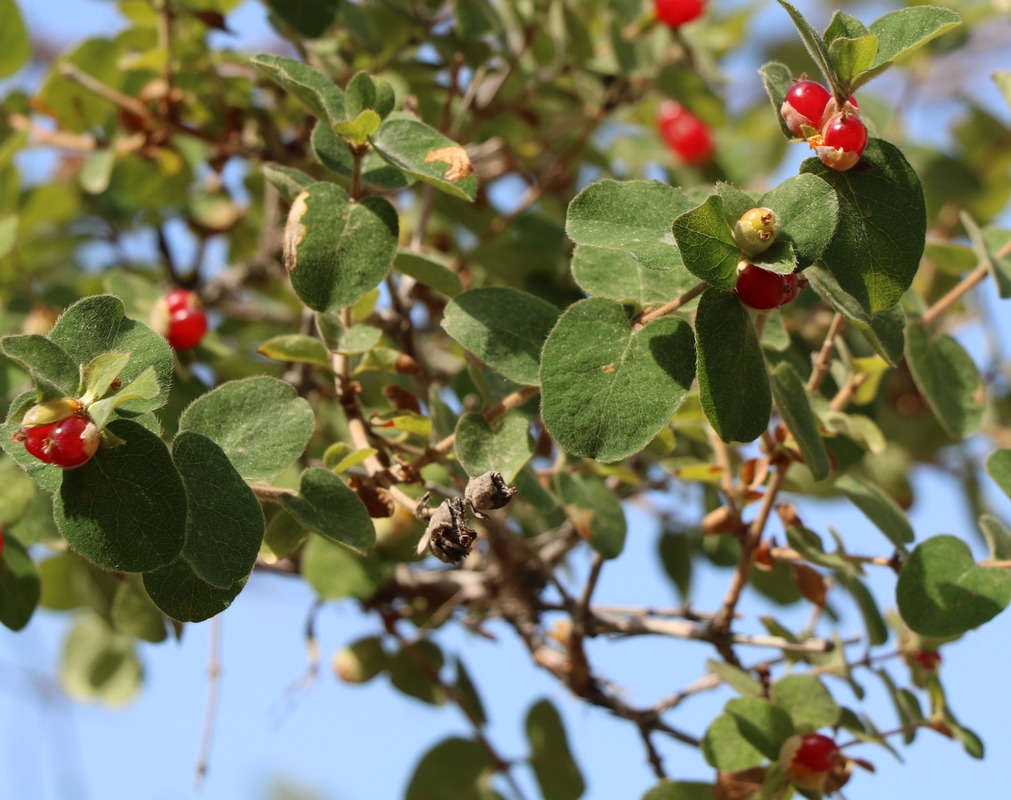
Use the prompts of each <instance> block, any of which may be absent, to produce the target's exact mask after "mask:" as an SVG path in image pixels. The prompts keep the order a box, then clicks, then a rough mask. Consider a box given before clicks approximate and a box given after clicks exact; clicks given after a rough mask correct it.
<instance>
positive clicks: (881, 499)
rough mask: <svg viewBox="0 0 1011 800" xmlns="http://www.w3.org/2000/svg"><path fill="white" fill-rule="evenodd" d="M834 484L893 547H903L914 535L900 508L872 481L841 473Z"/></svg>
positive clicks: (900, 548) (902, 548)
mask: <svg viewBox="0 0 1011 800" xmlns="http://www.w3.org/2000/svg"><path fill="white" fill-rule="evenodd" d="M835 488H836V489H838V490H839V491H840V492H842V493H843V494H844V495H846V497H847V498H848V499H849V501H850V502H851V503H853V505H855V506H856V507H857V508H859V509H860V511H862V512H863V514H864V516H865V517H867V519H869V520H870V521H871V522H873V523H874V524H875V525H877V527H878V530H880V531H881V532H882V533H883V534H884V535H885V536H887V537H888V539H889V541H891V542H892V544H894V545H895V547H896V548H897V549H899V550H904V549H905V545H907V544H909V543H910V542H912V541H913V540H914V539H915V538H916V536H915V534H914V533H913V526H912V525H910V524H909V519H908V517H906V515H905V514H904V513H903V511H902V509H901V508H899V506H898V505H897V504H896V503H895V501H894V500H892V498H890V497H889V496H888V495H886V494H885V493H884V492H883V491H881V489H879V488H878V487H877V486H875V485H874V484H873V483H870V482H869V481H867V480H864V479H863V478H858V477H856V476H854V475H843V476H841V477H840V478H838V479H837V480H836V482H835Z"/></svg>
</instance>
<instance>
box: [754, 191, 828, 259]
mask: <svg viewBox="0 0 1011 800" xmlns="http://www.w3.org/2000/svg"><path fill="white" fill-rule="evenodd" d="M758 205H759V206H763V207H766V208H771V209H772V210H773V211H775V212H776V216H778V217H779V222H780V225H781V226H782V227H781V228H780V231H779V238H780V240H784V239H785V240H787V241H790V242H792V243H793V246H794V248H795V249H796V252H797V261H798V266H799V268H800V269H805V268H806V267H808V266H810V265H811V264H813V263H814V262H815V261H817V260H818V259H820V258H821V257H822V254H823V253H824V252H825V248H826V247H828V245H829V242H831V241H832V237H833V236H834V235H835V231H836V226H837V225H838V224H839V200H838V198H837V197H836V193H835V191H834V190H833V189H832V187H831V186H829V185H828V184H827V183H826V182H825V181H824V180H822V179H821V178H819V177H817V176H815V175H809V174H803V175H794V176H793V177H792V178H788V179H787V180H785V181H783V182H782V183H781V184H779V186H777V187H776V188H775V189H772V190H771V191H769V192H766V194H765V195H763V196H762V199H761V200H760V201H759V202H758ZM745 210H747V209H745ZM763 266H764V265H763ZM766 269H768V267H766Z"/></svg>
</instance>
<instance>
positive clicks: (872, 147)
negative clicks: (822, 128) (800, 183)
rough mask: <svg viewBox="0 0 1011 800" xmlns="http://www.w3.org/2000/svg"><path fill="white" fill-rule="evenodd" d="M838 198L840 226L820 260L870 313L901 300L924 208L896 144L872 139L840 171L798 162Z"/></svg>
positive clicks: (919, 244) (919, 245)
mask: <svg viewBox="0 0 1011 800" xmlns="http://www.w3.org/2000/svg"><path fill="white" fill-rule="evenodd" d="M801 172H802V173H810V174H813V175H816V176H818V177H820V178H821V179H822V180H824V181H825V182H826V183H828V184H829V185H830V186H831V187H832V188H833V189H834V190H835V191H836V193H837V195H838V198H839V225H838V227H837V228H836V233H835V237H834V238H833V239H832V242H831V243H830V244H829V246H828V247H827V248H826V250H825V252H824V254H823V257H822V261H823V262H824V264H825V266H826V267H828V269H829V270H830V271H831V272H832V274H833V275H834V276H835V278H836V280H837V281H838V282H839V285H840V286H841V287H842V288H843V289H844V290H845V291H846V292H848V293H849V294H851V295H852V296H853V297H854V298H855V299H856V300H857V302H859V303H860V305H861V306H862V307H863V308H864V309H865V310H866V311H868V312H869V313H872V314H873V313H875V312H878V311H884V310H885V309H888V308H891V307H892V306H894V305H895V304H896V303H898V302H899V298H901V297H902V295H903V293H904V292H905V291H906V289H908V288H909V286H910V285H911V284H912V282H913V276H914V275H916V270H917V268H918V267H919V264H920V256H922V255H923V246H924V240H925V236H926V233H927V211H926V205H925V201H924V199H923V189H922V188H921V186H920V180H919V178H917V176H916V173H915V172H914V171H913V168H912V167H910V166H909V162H907V161H906V159H905V157H904V156H903V155H902V153H901V152H900V151H899V149H898V148H896V147H895V146H894V145H892V144H889V143H888V142H885V141H882V140H881V139H871V140H870V141H869V142H868V144H867V149H866V150H865V151H864V154H863V158H862V161H861V162H860V163H859V164H857V166H855V167H853V168H852V169H850V170H847V171H845V172H839V171H837V170H834V169H832V168H831V167H828V166H826V165H825V164H823V163H822V162H821V161H820V160H818V159H817V158H809V159H808V160H807V161H805V162H804V163H803V164H802V165H801Z"/></svg>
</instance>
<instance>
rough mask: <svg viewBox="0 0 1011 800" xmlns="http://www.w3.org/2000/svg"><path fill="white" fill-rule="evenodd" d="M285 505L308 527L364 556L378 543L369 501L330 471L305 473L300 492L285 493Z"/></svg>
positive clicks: (308, 470) (315, 468)
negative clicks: (366, 506) (366, 502)
mask: <svg viewBox="0 0 1011 800" xmlns="http://www.w3.org/2000/svg"><path fill="white" fill-rule="evenodd" d="M280 501H281V505H282V506H284V509H285V510H286V511H287V512H288V513H289V514H291V515H292V516H293V517H294V518H295V519H296V520H298V521H299V522H300V523H301V524H302V525H304V526H305V527H307V528H312V529H313V530H314V531H317V532H318V533H320V534H322V535H323V536H325V537H326V538H327V539H329V540H330V541H332V542H336V543H337V544H339V545H342V546H343V547H346V548H348V549H349V550H353V551H354V552H356V553H359V554H361V555H364V554H365V553H367V552H368V551H369V550H371V549H372V545H374V544H375V542H376V528H375V525H373V524H372V519H371V518H370V517H369V512H368V511H367V510H366V508H365V504H364V503H362V501H361V500H360V499H359V498H358V495H356V494H355V493H354V492H353V491H351V489H349V488H348V487H347V486H346V485H345V484H344V481H342V480H341V479H340V478H338V477H337V476H336V475H334V474H333V473H332V472H330V470H327V469H321V468H319V467H312V468H310V469H307V470H306V471H305V472H303V473H302V481H301V484H300V485H299V490H298V494H297V495H292V494H285V495H281V498H280Z"/></svg>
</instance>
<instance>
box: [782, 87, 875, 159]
mask: <svg viewBox="0 0 1011 800" xmlns="http://www.w3.org/2000/svg"><path fill="white" fill-rule="evenodd" d="M780 113H781V114H782V115H783V119H784V120H785V121H786V126H787V127H788V128H789V129H790V132H791V133H792V134H793V135H794V136H797V137H799V138H801V139H806V140H807V143H808V144H809V145H810V147H811V149H812V150H814V151H815V153H816V154H817V156H818V158H820V159H821V160H822V162H823V163H824V164H826V165H828V166H830V167H832V169H837V170H839V171H843V170H847V169H849V168H850V167H852V166H853V165H854V164H856V163H857V162H858V161H859V160H860V156H861V155H863V152H864V148H866V147H867V126H866V125H864V123H863V122H861V120H860V107H859V105H858V104H857V101H856V98H855V97H851V98H850V99H849V100H847V101H846V102H845V103H844V104H843V105H842V107H841V108H840V106H839V101H838V100H836V99H835V98H834V97H833V96H832V95H831V93H830V92H829V90H828V89H826V88H825V87H824V86H822V85H821V84H820V83H817V82H815V81H809V80H806V79H803V78H802V79H801V80H799V81H797V82H796V83H795V84H794V85H793V86H792V87H791V88H790V91H789V92H787V93H786V99H785V100H783V105H782V106H781V107H780Z"/></svg>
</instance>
